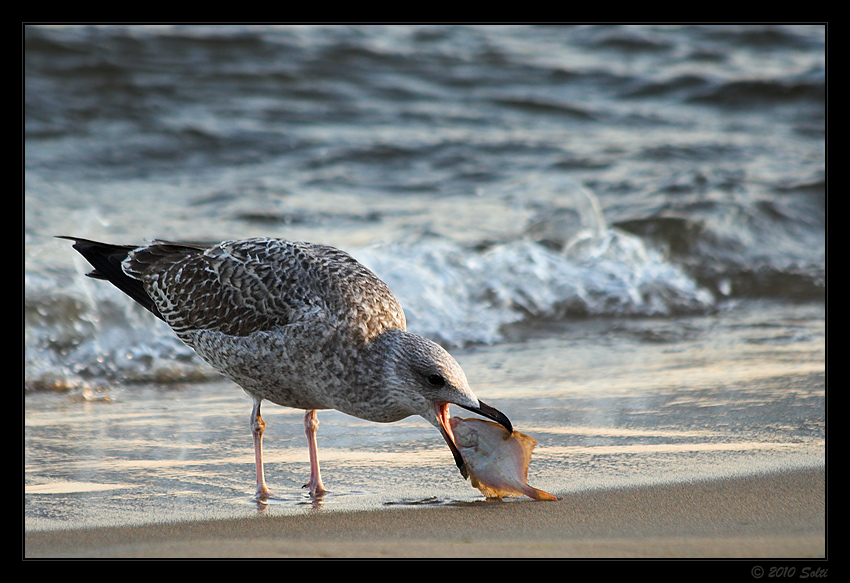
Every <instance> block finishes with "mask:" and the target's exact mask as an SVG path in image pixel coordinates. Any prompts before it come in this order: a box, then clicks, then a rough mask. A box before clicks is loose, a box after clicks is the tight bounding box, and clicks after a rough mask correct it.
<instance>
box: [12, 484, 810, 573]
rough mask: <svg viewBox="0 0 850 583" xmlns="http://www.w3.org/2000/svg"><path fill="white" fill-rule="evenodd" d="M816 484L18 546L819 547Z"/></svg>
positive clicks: (151, 552)
mask: <svg viewBox="0 0 850 583" xmlns="http://www.w3.org/2000/svg"><path fill="white" fill-rule="evenodd" d="M825 491H826V486H825V472H824V470H823V469H822V468H815V469H803V470H789V471H787V472H778V473H773V474H767V475H759V476H751V477H734V478H726V479H718V480H712V481H703V482H690V483H681V484H667V485H661V486H647V487H636V488H622V489H612V490H596V491H584V492H578V493H568V494H565V495H562V497H561V499H560V500H558V501H556V502H534V501H531V500H528V499H523V500H519V499H512V500H509V501H505V502H491V503H487V502H482V503H480V504H479V503H476V504H466V505H461V506H442V507H418V508H410V507H407V508H389V509H387V510H381V511H361V512H339V511H318V512H315V513H312V514H305V515H300V516H264V515H262V514H258V515H256V516H254V517H250V518H242V519H234V520H221V521H204V522H193V523H165V524H152V525H141V526H133V527H110V528H96V529H86V530H62V531H45V532H30V533H26V535H25V549H24V552H25V558H40V557H53V558H60V557H63V558H67V557H102V558H131V557H133V558H138V557H146V558H155V557H159V558H163V557H169V558H174V557H179V558H201V557H204V558H236V557H253V558H352V557H356V558H376V557H377V558H481V557H503V558H563V557H587V558H609V557H621V558H649V557H652V558H705V557H713V558H757V557H758V558H810V559H818V558H824V557H825V556H826V520H825ZM814 564H816V562H815V563H814Z"/></svg>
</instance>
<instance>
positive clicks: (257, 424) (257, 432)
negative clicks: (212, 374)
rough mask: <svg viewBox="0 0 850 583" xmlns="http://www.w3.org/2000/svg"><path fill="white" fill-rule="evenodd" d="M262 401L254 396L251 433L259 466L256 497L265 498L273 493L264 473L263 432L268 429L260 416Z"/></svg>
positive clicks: (255, 460)
mask: <svg viewBox="0 0 850 583" xmlns="http://www.w3.org/2000/svg"><path fill="white" fill-rule="evenodd" d="M260 403H262V399H260V398H259V397H254V408H253V409H252V410H251V435H252V436H253V437H254V463H255V464H256V466H257V493H256V498H257V499H258V500H265V499H267V498H268V497H269V496H271V494H272V493H271V492H269V489H268V487H267V486H266V478H265V475H264V474H263V432H264V431H265V430H266V422H265V421H263V418H262V417H261V416H260Z"/></svg>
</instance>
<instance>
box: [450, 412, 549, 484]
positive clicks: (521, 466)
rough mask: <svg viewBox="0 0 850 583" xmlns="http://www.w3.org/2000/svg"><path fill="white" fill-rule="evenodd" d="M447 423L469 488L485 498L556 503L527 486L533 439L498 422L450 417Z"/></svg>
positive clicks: (534, 442) (535, 442)
mask: <svg viewBox="0 0 850 583" xmlns="http://www.w3.org/2000/svg"><path fill="white" fill-rule="evenodd" d="M449 422H450V423H451V426H452V433H454V441H455V445H457V448H458V450H460V454H461V456H463V461H464V462H466V469H467V471H468V473H469V479H470V481H471V482H472V485H473V486H474V487H476V488H478V489H479V490H480V491H481V493H482V494H484V496H486V497H487V498H503V497H505V496H522V495H525V496H528V497H530V498H534V499H535V500H557V498H556V497H555V496H553V495H552V494H549V493H548V492H544V491H543V490H538V489H537V488H532V487H531V486H529V485H528V464H529V462H531V450H532V449H534V446H535V445H537V440H536V439H534V438H533V437H529V436H528V435H525V434H524V433H520V432H519V431H516V430H515V431H514V432H513V433H508V431H507V429H505V428H504V427H502V426H501V425H499V424H498V423H491V422H490V421H484V420H483V419H461V418H458V417H452V418H451V419H450V420H449Z"/></svg>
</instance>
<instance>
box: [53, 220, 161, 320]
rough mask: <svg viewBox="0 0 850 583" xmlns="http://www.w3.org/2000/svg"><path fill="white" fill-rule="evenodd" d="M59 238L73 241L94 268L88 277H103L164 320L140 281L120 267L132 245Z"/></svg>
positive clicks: (133, 247) (134, 247)
mask: <svg viewBox="0 0 850 583" xmlns="http://www.w3.org/2000/svg"><path fill="white" fill-rule="evenodd" d="M57 237H58V238H59V239H68V240H70V241H74V245H73V247H74V249H76V250H77V251H79V252H80V255H82V256H83V257H85V258H86V261H88V262H89V263H90V264H91V266H92V267H94V270H93V271H91V272H89V273H87V274H86V275H88V276H89V277H92V278H94V279H103V280H106V281H108V282H109V283H111V284H112V285H114V286H115V287H117V288H118V289H120V290H121V291H122V292H124V293H125V294H127V295H128V296H130V297H131V298H133V299H134V300H135V301H136V302H138V303H139V304H141V305H142V306H144V307H145V308H146V309H147V310H149V311H150V312H151V313H152V314H153V315H155V316H156V317H157V318H159V319H161V320H164V318H163V317H162V314H160V313H159V310H158V309H157V307H156V305H155V304H154V303H153V300H152V299H151V297H150V296H149V295H148V294H147V292H146V291H145V288H144V286H143V285H142V282H141V281H139V280H138V279H134V278H132V277H130V276H129V275H127V274H126V273H124V270H123V269H122V268H121V263H122V262H123V261H124V260H125V259H126V258H127V256H128V255H129V254H130V252H131V251H133V250H134V249H137V248H138V246H134V245H111V244H109V243H99V242H97V241H91V240H89V239H81V238H79V237H66V236H64V235H58V236H57Z"/></svg>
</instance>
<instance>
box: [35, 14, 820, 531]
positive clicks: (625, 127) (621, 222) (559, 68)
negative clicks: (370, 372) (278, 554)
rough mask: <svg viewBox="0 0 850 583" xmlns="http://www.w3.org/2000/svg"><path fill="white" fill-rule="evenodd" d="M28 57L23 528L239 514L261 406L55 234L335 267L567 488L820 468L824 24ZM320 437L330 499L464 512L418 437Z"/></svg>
mask: <svg viewBox="0 0 850 583" xmlns="http://www.w3.org/2000/svg"><path fill="white" fill-rule="evenodd" d="M23 36H24V236H23V239H24V241H23V244H24V245H23V246H24V367H23V368H24V387H23V388H24V391H23V392H24V413H25V426H24V445H25V468H24V482H25V501H26V505H25V507H26V518H27V524H28V527H33V528H46V527H57V526H58V527H62V526H68V525H80V524H85V525H92V524H99V523H103V522H109V521H113V522H115V521H117V522H133V521H146V520H163V519H167V518H168V517H179V518H191V517H196V516H200V515H203V516H208V515H218V514H217V513H222V512H224V513H226V512H231V511H232V512H236V513H240V512H249V511H250V512H256V510H255V508H254V507H255V506H256V505H255V504H254V503H253V502H252V501H251V500H250V493H251V491H252V490H253V486H252V480H253V477H252V476H253V469H252V467H251V466H252V454H251V443H250V434H249V433H248V431H247V420H248V415H249V413H250V401H249V400H248V399H247V397H245V395H244V394H243V393H242V392H241V391H240V390H238V388H234V386H233V385H230V384H228V383H225V382H223V381H221V380H220V378H219V377H218V376H217V375H216V373H215V372H214V371H212V370H210V369H209V368H208V367H207V366H206V365H204V364H203V363H202V362H200V360H199V359H197V358H196V357H195V356H194V354H193V353H192V352H191V350H189V349H188V348H186V347H185V346H184V345H182V344H181V343H180V342H179V341H178V340H176V339H175V338H174V336H173V335H172V334H171V332H170V331H169V330H168V329H167V327H165V326H164V325H163V324H162V323H161V322H159V321H158V320H156V319H155V318H153V317H151V316H150V315H149V314H148V313H146V312H144V310H142V309H141V308H139V307H137V306H135V305H133V303H132V302H131V301H130V300H128V299H127V298H125V297H124V296H123V295H122V294H121V293H120V292H118V291H117V290H115V289H113V288H112V287H111V286H109V285H107V284H105V283H103V282H98V281H94V280H91V279H89V278H86V277H84V274H85V272H86V271H88V267H87V265H86V264H85V262H84V261H83V260H82V258H81V257H79V256H78V255H77V254H76V253H75V252H74V251H73V250H71V249H70V246H69V244H68V242H67V241H62V240H58V239H55V238H54V236H55V235H76V236H81V237H87V238H93V239H100V240H105V241H109V242H115V243H142V242H144V240H145V239H152V238H165V239H169V238H170V239H178V240H180V239H182V240H204V241H217V240H223V239H234V238H243V237H250V236H276V237H282V238H288V239H297V240H307V241H313V242H321V243H328V244H332V245H336V246H338V247H341V248H343V249H345V250H347V251H349V252H350V253H352V254H353V255H354V256H355V257H356V258H358V259H359V260H361V261H362V262H363V263H365V264H366V265H367V266H369V267H370V268H371V269H373V270H374V271H375V272H376V273H377V274H378V275H379V276H380V277H382V278H383V279H384V280H385V281H387V283H388V284H389V285H390V287H391V289H393V291H394V292H395V293H396V295H397V296H398V297H399V299H400V301H401V303H402V305H403V306H404V308H405V312H406V315H407V319H408V324H409V328H410V329H411V330H412V331H415V332H418V333H421V334H423V335H426V336H428V337H431V338H433V339H434V340H436V341H438V342H440V343H442V344H443V345H445V346H446V347H447V348H449V349H450V350H451V351H452V352H453V353H454V354H455V355H456V356H457V357H458V360H459V361H460V362H461V364H462V365H463V366H464V368H465V370H466V373H467V376H468V377H469V378H470V381H471V383H472V385H473V388H474V389H475V391H476V393H477V394H478V395H479V396H480V397H482V399H484V400H486V401H487V402H490V403H491V404H494V405H497V406H499V408H501V409H503V410H505V412H506V413H508V414H509V416H510V417H511V419H512V420H514V423H515V425H517V427H518V428H519V429H520V430H522V431H524V432H526V433H529V434H532V435H533V436H535V437H536V438H537V439H538V442H539V443H538V449H537V450H536V454H535V458H534V461H533V462H532V470H531V472H530V474H529V478H530V481H531V482H532V484H533V485H535V486H537V487H541V488H543V489H549V490H550V491H555V492H556V493H559V494H562V495H568V493H569V491H571V490H572V489H575V488H585V487H607V486H612V485H622V484H634V483H645V482H651V481H653V480H667V479H699V478H705V477H706V476H711V475H714V474H716V473H717V472H721V473H722V471H724V470H725V471H728V472H737V471H744V470H746V469H747V468H750V469H753V468H760V469H763V470H765V471H767V470H769V469H776V468H780V467H782V466H783V465H785V464H817V463H823V460H824V450H825V321H826V315H825V298H826V192H825V191H826V170H825V165H826V141H825V133H826V119H825V109H826V108H825V102H826V70H825V69H826V64H825V61H826V58H825V51H826V35H825V27H823V26H817V25H806V26H752V25H747V26H744V25H741V26H719V25H718V26H691V25H689V26H96V27H87V26H25V27H24V30H23ZM267 411H268V413H267ZM456 413H459V412H456ZM266 415H268V417H267V418H266V420H267V422H269V432H268V433H267V435H268V437H267V439H268V442H269V443H268V444H267V448H266V449H267V456H268V457H269V459H270V460H271V461H270V466H272V471H271V475H268V476H267V478H268V480H269V482H270V487H272V488H273V489H274V490H278V491H280V492H281V499H282V501H281V502H279V503H276V504H273V505H270V506H269V507H268V508H265V509H263V511H266V512H267V511H272V512H274V511H286V512H288V511H301V509H303V508H311V509H312V508H313V505H312V504H310V503H309V501H307V500H306V499H305V498H304V497H303V494H302V493H301V492H300V490H299V486H300V482H299V480H303V479H304V477H302V476H306V474H305V473H304V468H305V467H306V447H304V445H305V444H304V443H303V429H302V426H301V420H300V413H298V412H297V411H287V410H284V409H280V408H275V407H270V406H267V407H266V408H265V409H264V416H266ZM320 420H321V422H322V426H321V428H320V434H319V435H320V438H319V439H320V442H319V446H320V454H321V456H322V460H323V463H324V465H323V471H324V473H325V474H326V476H325V477H326V481H328V482H329V484H328V486H329V488H330V489H331V490H332V491H334V490H335V486H334V485H335V484H338V486H337V487H336V496H332V497H330V498H329V499H328V500H326V501H325V503H324V506H323V507H325V508H334V507H336V508H352V507H373V506H380V507H386V506H392V505H395V504H420V503H439V504H442V503H458V502H460V503H475V500H477V499H478V498H480V496H477V493H476V492H475V491H474V490H472V489H471V488H470V487H469V485H468V483H464V482H463V481H462V480H461V479H460V477H459V475H457V471H456V470H455V469H454V468H453V464H452V463H451V458H450V455H449V454H448V452H447V451H443V450H444V449H445V447H444V446H441V443H440V437H439V435H437V433H436V432H435V431H434V430H433V428H431V427H430V426H428V425H427V424H426V423H425V422H424V421H423V420H417V419H410V420H405V421H403V422H400V423H395V424H390V425H386V426H383V425H376V424H370V423H366V422H361V421H359V420H356V419H352V418H349V417H346V416H344V415H341V414H337V413H334V412H327V413H322V414H320ZM277 431H279V432H281V433H277V434H276V433H275V432H277ZM411 449H413V450H414V451H415V452H416V453H417V455H416V456H415V459H416V462H417V463H415V464H411V463H410V460H411V456H410V455H409V454H410V451H411ZM388 469H390V470H391V471H387V470H388ZM276 485H280V486H281V487H279V488H276Z"/></svg>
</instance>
